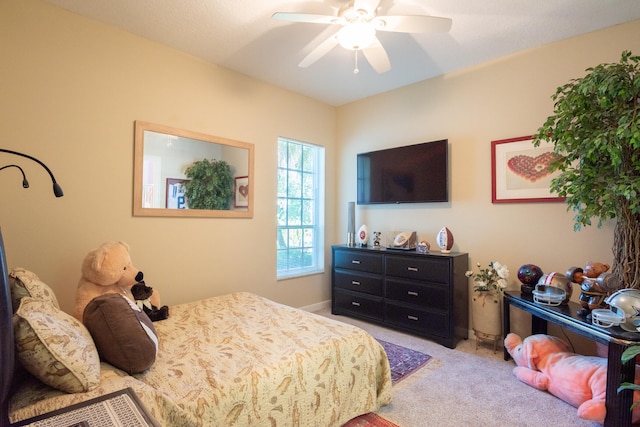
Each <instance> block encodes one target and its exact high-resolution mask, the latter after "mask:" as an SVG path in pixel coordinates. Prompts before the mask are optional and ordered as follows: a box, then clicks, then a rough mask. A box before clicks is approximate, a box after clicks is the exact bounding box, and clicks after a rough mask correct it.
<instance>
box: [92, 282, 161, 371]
mask: <svg viewBox="0 0 640 427" xmlns="http://www.w3.org/2000/svg"><path fill="white" fill-rule="evenodd" d="M82 322H83V323H84V325H85V326H86V327H87V329H88V330H89V332H90V333H91V335H92V336H93V341H94V342H95V343H96V348H97V349H98V353H99V354H100V357H101V358H102V359H103V360H104V361H105V362H108V363H110V364H112V365H113V366H115V367H116V368H120V369H122V370H123V371H125V372H127V373H129V374H137V373H140V372H143V371H145V370H147V369H149V367H150V366H151V365H153V362H155V360H156V355H157V353H158V334H157V333H156V329H155V328H154V326H153V323H151V319H149V316H147V315H146V314H145V313H144V311H142V310H140V308H139V307H138V306H137V305H136V304H135V303H134V302H133V301H131V300H130V299H129V298H127V297H125V296H123V295H120V294H105V295H100V296H98V297H95V298H94V299H92V300H91V302H89V304H87V307H86V308H85V309H84V315H83V317H82Z"/></svg>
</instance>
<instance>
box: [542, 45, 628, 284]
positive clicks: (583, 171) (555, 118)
mask: <svg viewBox="0 0 640 427" xmlns="http://www.w3.org/2000/svg"><path fill="white" fill-rule="evenodd" d="M639 61H640V57H639V56H633V55H632V54H631V52H628V51H624V52H623V53H622V57H621V60H620V62H619V63H611V64H601V65H598V66H595V67H592V68H588V69H587V70H586V71H587V74H586V75H585V76H584V77H582V78H579V79H574V80H571V81H570V82H569V83H567V84H565V85H564V86H561V87H559V88H558V89H557V90H556V92H555V94H554V95H553V96H552V99H553V100H554V102H555V104H554V112H553V115H551V116H549V117H548V118H547V120H546V122H545V123H544V125H543V126H542V127H541V128H540V129H539V130H538V133H537V135H536V137H535V139H534V145H536V146H538V145H539V144H540V142H541V141H542V140H546V141H551V142H552V143H553V145H554V153H555V154H556V156H555V159H554V161H553V162H552V163H551V165H550V170H551V171H559V175H557V176H556V177H555V178H554V179H553V180H552V182H551V190H552V191H553V192H555V193H557V194H558V195H559V196H561V197H566V203H567V204H568V205H569V206H568V208H567V209H572V210H573V212H574V214H575V216H574V229H575V230H576V231H577V230H580V229H581V227H583V226H589V225H591V221H592V219H597V220H598V222H597V224H598V227H600V226H601V225H602V222H603V221H604V220H609V219H614V218H615V220H616V223H615V231H614V241H613V255H614V260H613V266H612V270H611V272H612V273H613V274H614V275H615V276H616V277H617V278H618V280H619V281H620V287H621V288H636V289H638V288H640V197H639V196H640V65H639Z"/></svg>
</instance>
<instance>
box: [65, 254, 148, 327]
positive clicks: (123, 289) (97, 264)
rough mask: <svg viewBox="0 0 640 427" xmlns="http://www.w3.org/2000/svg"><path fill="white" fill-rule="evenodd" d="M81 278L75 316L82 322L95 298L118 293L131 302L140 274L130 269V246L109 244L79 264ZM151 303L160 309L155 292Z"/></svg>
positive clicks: (134, 269)
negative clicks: (133, 289) (86, 310)
mask: <svg viewBox="0 0 640 427" xmlns="http://www.w3.org/2000/svg"><path fill="white" fill-rule="evenodd" d="M81 271H82V277H81V278H80V282H79V283H78V289H77V290H76V311H75V313H74V315H75V317H76V318H77V319H79V320H80V321H82V314H83V313H84V309H85V307H86V306H87V304H89V302H91V300H92V299H94V298H95V297H97V296H100V295H104V294H111V293H113V294H121V295H125V296H127V297H128V298H130V299H131V300H132V301H133V300H134V298H133V295H132V294H131V287H132V286H133V285H135V284H136V283H138V282H142V280H143V277H144V275H143V273H142V272H141V271H140V270H138V269H137V268H136V267H134V266H133V264H132V262H131V256H130V255H129V245H127V244H126V243H124V242H110V243H104V244H102V245H100V246H99V247H98V248H97V249H94V250H93V251H91V252H89V253H88V254H87V256H86V257H85V258H84V261H83V262H82V270H81ZM150 301H151V304H153V305H155V306H160V296H159V294H158V292H156V291H155V290H154V291H153V294H152V295H151V298H150Z"/></svg>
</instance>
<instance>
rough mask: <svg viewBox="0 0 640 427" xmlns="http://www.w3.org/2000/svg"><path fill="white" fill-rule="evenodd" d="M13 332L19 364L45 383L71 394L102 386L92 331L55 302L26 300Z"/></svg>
mask: <svg viewBox="0 0 640 427" xmlns="http://www.w3.org/2000/svg"><path fill="white" fill-rule="evenodd" d="M13 328H14V332H15V342H16V355H17V357H18V360H19V361H20V363H22V366H24V367H25V368H26V369H27V371H29V372H31V374H32V375H33V376H35V377H36V378H38V379H39V380H40V381H42V382H43V383H45V384H48V385H50V386H51V387H55V388H57V389H59V390H62V391H66V392H67V393H78V392H83V391H89V390H92V389H94V388H96V387H97V386H98V384H99V383H100V356H98V351H97V350H96V347H95V345H94V344H93V340H92V339H91V335H90V334H89V331H87V329H86V328H85V327H84V326H83V325H82V323H80V321H78V320H77V319H75V318H73V317H72V316H70V315H68V314H67V313H65V312H64V311H62V310H59V309H57V308H56V307H54V306H53V304H51V302H49V301H44V300H39V299H35V298H30V297H24V298H22V300H21V301H20V306H19V307H18V310H17V311H16V314H15V315H14V317H13Z"/></svg>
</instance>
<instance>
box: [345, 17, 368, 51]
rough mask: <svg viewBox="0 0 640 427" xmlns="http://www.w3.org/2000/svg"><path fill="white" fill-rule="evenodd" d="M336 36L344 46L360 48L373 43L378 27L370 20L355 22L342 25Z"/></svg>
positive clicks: (350, 48)
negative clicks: (369, 21)
mask: <svg viewBox="0 0 640 427" xmlns="http://www.w3.org/2000/svg"><path fill="white" fill-rule="evenodd" d="M336 37H337V38H338V42H339V43H340V46H342V47H343V48H345V49H349V50H360V49H364V48H366V47H368V46H369V45H371V43H373V40H374V38H375V37H376V29H375V28H374V27H373V25H371V24H370V23H368V22H354V23H350V24H347V25H345V26H344V27H342V28H341V29H340V31H338V34H337V36H336Z"/></svg>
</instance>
